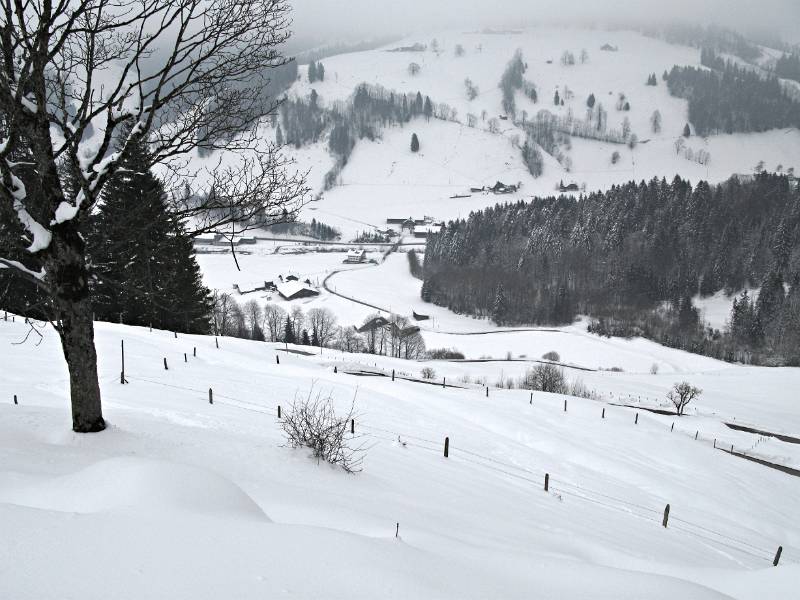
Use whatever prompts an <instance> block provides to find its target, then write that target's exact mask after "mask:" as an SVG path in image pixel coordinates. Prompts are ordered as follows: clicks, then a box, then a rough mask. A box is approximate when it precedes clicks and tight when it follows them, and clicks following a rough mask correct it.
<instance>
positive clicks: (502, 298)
mask: <svg viewBox="0 0 800 600" xmlns="http://www.w3.org/2000/svg"><path fill="white" fill-rule="evenodd" d="M507 317H508V298H507V297H506V292H505V288H503V284H502V283H499V284H498V285H497V291H496V292H495V295H494V304H493V305H492V320H493V321H494V322H495V323H496V324H497V325H503V324H504V323H505V322H506V319H507Z"/></svg>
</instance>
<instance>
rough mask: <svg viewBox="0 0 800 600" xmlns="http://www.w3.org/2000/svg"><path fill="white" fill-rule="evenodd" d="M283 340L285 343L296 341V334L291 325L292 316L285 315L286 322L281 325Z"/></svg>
mask: <svg viewBox="0 0 800 600" xmlns="http://www.w3.org/2000/svg"><path fill="white" fill-rule="evenodd" d="M283 341H284V342H286V343H287V344H295V343H297V336H296V335H295V334H294V327H292V318H291V317H289V316H287V317H286V323H285V325H284V326H283Z"/></svg>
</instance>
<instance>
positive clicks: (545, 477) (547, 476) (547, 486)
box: [544, 473, 550, 492]
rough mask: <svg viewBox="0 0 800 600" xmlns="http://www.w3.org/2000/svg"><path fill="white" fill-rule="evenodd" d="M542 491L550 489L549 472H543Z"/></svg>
mask: <svg viewBox="0 0 800 600" xmlns="http://www.w3.org/2000/svg"><path fill="white" fill-rule="evenodd" d="M544 491H545V492H549V491H550V473H545V474H544Z"/></svg>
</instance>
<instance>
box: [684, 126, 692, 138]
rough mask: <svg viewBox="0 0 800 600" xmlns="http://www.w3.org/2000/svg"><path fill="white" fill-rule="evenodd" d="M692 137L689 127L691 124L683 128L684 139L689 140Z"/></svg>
mask: <svg viewBox="0 0 800 600" xmlns="http://www.w3.org/2000/svg"><path fill="white" fill-rule="evenodd" d="M691 135H692V129H691V128H690V127H689V124H688V123H687V124H686V125H684V127H683V137H685V138H688V137H690V136H691Z"/></svg>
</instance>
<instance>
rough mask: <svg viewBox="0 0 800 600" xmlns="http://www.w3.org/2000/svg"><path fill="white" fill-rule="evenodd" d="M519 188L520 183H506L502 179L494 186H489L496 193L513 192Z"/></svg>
mask: <svg viewBox="0 0 800 600" xmlns="http://www.w3.org/2000/svg"><path fill="white" fill-rule="evenodd" d="M518 189H519V186H518V185H506V184H505V183H503V182H502V181H498V182H497V183H495V184H494V185H493V186H492V187H490V188H489V190H490V191H492V192H494V193H495V194H513V193H514V192H516V191H517V190H518Z"/></svg>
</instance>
